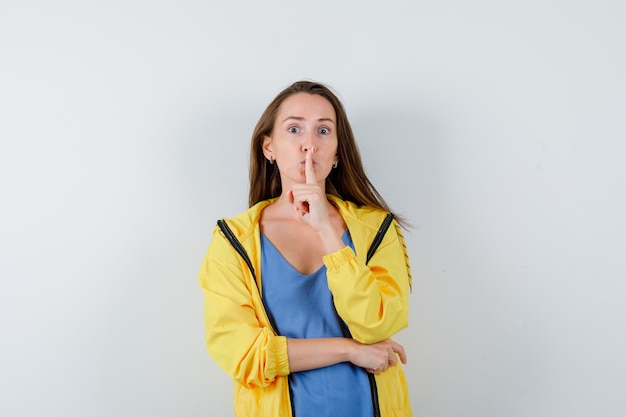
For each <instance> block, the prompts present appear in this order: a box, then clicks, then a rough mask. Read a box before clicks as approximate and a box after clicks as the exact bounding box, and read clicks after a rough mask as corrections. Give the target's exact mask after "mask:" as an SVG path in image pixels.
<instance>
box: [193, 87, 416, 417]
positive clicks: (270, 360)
mask: <svg viewBox="0 0 626 417" xmlns="http://www.w3.org/2000/svg"><path fill="white" fill-rule="evenodd" d="M249 205H250V207H251V208H250V209H249V210H248V211H246V212H244V213H242V214H240V215H238V216H236V217H234V218H232V219H230V220H228V221H220V222H218V225H219V227H218V228H216V230H215V232H214V235H213V240H212V242H211V245H210V247H209V250H208V252H207V255H206V257H205V259H204V261H203V264H202V267H201V270H200V285H201V287H202V289H203V290H204V294H205V322H206V330H207V338H206V343H207V348H208V351H209V354H210V355H211V356H212V358H213V359H214V360H215V361H216V362H217V363H218V364H219V365H220V367H221V368H222V369H224V370H225V371H226V372H227V373H228V374H229V375H230V376H231V377H232V379H233V382H234V390H235V415H236V416H241V417H243V416H246V417H248V416H250V417H262V416H268V417H270V416H271V417H277V416H281V417H282V416H284V417H287V416H298V417H307V416H316V417H320V416H355V417H356V416H358V417H363V416H381V417H404V416H410V415H411V407H410V403H409V396H408V388H407V385H406V380H405V377H404V373H403V371H402V368H401V365H400V362H402V363H406V355H405V352H404V349H403V347H402V346H401V345H399V344H398V343H396V342H394V341H392V340H391V339H390V338H391V336H393V335H394V334H395V333H397V332H398V331H399V330H401V329H403V328H404V327H406V326H407V323H408V309H407V307H408V290H409V286H410V270H409V263H408V257H407V254H406V246H405V245H404V239H403V237H402V234H401V232H400V228H399V226H398V221H397V220H393V221H392V223H391V227H389V228H388V229H387V230H386V231H385V230H381V229H380V227H381V224H382V223H383V222H384V221H385V219H387V224H389V223H388V222H389V220H390V219H392V217H387V216H386V215H387V214H388V211H389V210H388V208H387V205H386V204H385V202H384V200H383V199H382V198H381V196H380V195H379V194H378V192H377V191H376V190H375V188H374V187H373V186H372V184H371V183H370V181H369V180H368V178H367V176H366V175H365V172H364V170H363V166H362V163H361V160H360V156H359V152H358V149H357V146H356V143H355V140H354V135H353V133H352V130H351V128H350V124H349V122H348V119H347V116H346V113H345V111H344V109H343V106H342V105H341V103H340V102H339V100H338V99H337V97H336V96H335V95H334V94H333V93H332V92H331V91H330V90H329V89H328V88H327V87H325V86H324V85H321V84H318V83H314V82H308V81H300V82H296V83H294V84H293V85H291V86H290V87H288V88H286V89H285V90H284V91H282V92H281V93H280V94H279V95H278V96H277V97H276V98H275V99H274V100H273V101H272V103H270V105H269V106H268V107H267V109H266V110H265V112H264V113H263V115H262V116H261V119H260V120H259V122H258V124H257V126H256V128H255V130H254V133H253V136H252V146H251V157H250V193H249ZM377 234H378V235H381V238H378V239H376V236H377ZM375 241H377V242H378V243H379V245H378V246H377V248H372V249H371V250H370V247H371V246H372V243H373V242H375ZM374 246H375V247H376V245H374ZM368 251H370V252H371V253H370V254H369V256H368ZM368 258H369V259H368Z"/></svg>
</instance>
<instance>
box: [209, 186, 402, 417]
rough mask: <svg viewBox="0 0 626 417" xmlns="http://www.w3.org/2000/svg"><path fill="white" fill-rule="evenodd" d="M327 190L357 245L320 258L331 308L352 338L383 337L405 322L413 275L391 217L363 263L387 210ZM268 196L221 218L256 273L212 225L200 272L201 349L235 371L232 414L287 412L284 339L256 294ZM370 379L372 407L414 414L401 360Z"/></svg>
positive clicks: (251, 416)
mask: <svg viewBox="0 0 626 417" xmlns="http://www.w3.org/2000/svg"><path fill="white" fill-rule="evenodd" d="M328 198H329V200H330V201H331V202H332V203H333V204H334V205H335V206H336V207H337V209H338V210H339V213H340V214H341V216H342V217H343V220H344V222H345V223H346V225H347V227H348V230H349V232H350V236H351V238H352V241H353V244H354V248H355V252H356V254H355V253H354V252H353V250H352V249H351V248H350V247H345V248H343V249H341V250H339V251H337V252H334V253H331V254H329V255H326V256H324V258H323V261H324V264H325V265H326V268H327V279H328V287H329V289H330V291H331V292H332V294H333V300H334V303H335V308H336V310H337V313H338V314H339V316H340V317H341V318H342V319H343V320H344V322H345V323H346V324H347V326H348V328H349V330H350V333H351V335H352V337H353V338H354V339H355V340H357V341H359V342H361V343H376V342H379V341H382V340H384V339H387V338H389V337H391V336H393V335H394V334H395V333H397V332H398V331H399V330H401V329H403V328H405V327H406V326H407V325H408V291H409V286H410V285H411V278H410V269H409V262H408V255H407V251H406V245H405V243H404V238H403V237H402V234H401V232H400V228H399V226H398V225H397V223H396V222H395V221H394V222H393V224H392V227H390V228H389V229H388V231H387V232H386V234H385V236H384V237H383V240H382V242H381V244H380V246H379V247H378V249H377V250H376V252H375V253H374V255H373V256H372V257H371V260H370V261H369V263H368V264H367V265H366V264H365V261H366V254H367V251H368V249H369V247H370V245H371V243H372V241H373V240H374V237H375V235H376V233H377V231H378V229H379V227H380V224H381V223H382V221H383V219H384V218H385V215H386V213H385V212H383V211H381V210H378V209H374V208H371V207H357V206H356V205H355V204H353V203H350V202H347V201H343V200H340V199H338V198H336V197H334V196H331V195H329V196H328ZM273 201H275V200H267V201H262V202H260V203H258V204H256V205H255V206H253V207H251V208H250V209H249V210H247V211H246V212H244V213H242V214H240V215H238V216H236V217H234V218H232V219H230V220H228V222H227V223H228V225H229V227H230V229H231V230H232V231H233V233H234V235H235V236H236V237H237V239H238V240H239V241H240V242H241V244H242V246H243V247H244V249H245V251H246V252H247V254H248V256H249V258H250V260H251V263H252V267H253V268H254V273H255V274H256V281H255V278H254V274H253V272H252V271H251V270H250V267H249V266H248V265H247V264H246V262H245V261H244V260H243V258H242V257H241V256H240V255H239V254H238V253H237V252H236V251H235V250H234V249H233V247H232V246H231V244H230V242H229V241H228V240H227V239H226V238H225V236H224V235H223V234H222V232H221V231H220V229H219V228H217V227H216V228H215V230H214V232H213V240H212V241H211V244H210V246H209V249H208V252H207V254H206V256H205V258H204V260H203V262H202V267H201V269H200V273H199V280H200V286H201V287H202V289H203V291H204V296H205V324H206V345H207V349H208V352H209V354H210V356H211V357H212V358H213V359H214V360H215V362H216V363H217V364H218V365H219V366H220V367H221V368H222V369H223V370H224V371H225V372H226V373H227V374H228V375H230V376H231V378H232V379H233V382H234V390H235V416H236V417H292V410H291V401H290V396H289V382H288V377H287V376H288V375H289V361H288V357H287V339H286V338H285V337H284V336H280V335H277V334H276V332H275V331H274V329H273V328H272V326H271V324H270V320H269V319H268V316H267V313H266V311H265V308H264V306H263V300H262V297H261V293H262V292H261V288H262V287H261V286H262V285H263V279H262V276H261V249H260V248H261V245H260V227H259V217H260V214H261V211H262V210H263V208H264V207H266V206H267V205H269V204H271V203H272V202H273ZM373 379H375V383H373V392H372V399H373V401H374V410H375V413H376V412H378V411H379V412H380V414H379V416H380V417H406V416H411V415H412V413H411V406H410V402H409V393H408V388H407V384H406V380H405V376H404V372H403V371H402V367H401V364H400V362H399V361H398V364H397V365H396V366H393V367H390V368H389V369H388V370H386V371H385V372H381V373H379V374H376V375H375V378H373Z"/></svg>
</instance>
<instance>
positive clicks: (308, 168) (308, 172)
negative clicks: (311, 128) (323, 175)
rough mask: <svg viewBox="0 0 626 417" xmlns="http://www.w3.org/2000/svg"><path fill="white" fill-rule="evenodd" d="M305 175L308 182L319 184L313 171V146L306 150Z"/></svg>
mask: <svg viewBox="0 0 626 417" xmlns="http://www.w3.org/2000/svg"><path fill="white" fill-rule="evenodd" d="M304 177H305V181H306V183H307V184H317V181H315V172H314V171H313V147H310V148H309V149H307V150H306V156H305V158H304Z"/></svg>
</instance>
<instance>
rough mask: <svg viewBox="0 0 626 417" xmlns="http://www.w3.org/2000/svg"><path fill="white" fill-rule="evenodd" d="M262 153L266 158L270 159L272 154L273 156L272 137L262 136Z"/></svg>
mask: <svg viewBox="0 0 626 417" xmlns="http://www.w3.org/2000/svg"><path fill="white" fill-rule="evenodd" d="M262 148H263V155H264V156H265V157H266V158H267V159H268V160H271V159H272V156H273V151H272V137H271V136H268V135H265V136H263V145H262Z"/></svg>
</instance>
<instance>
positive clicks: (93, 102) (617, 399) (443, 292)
mask: <svg viewBox="0 0 626 417" xmlns="http://www.w3.org/2000/svg"><path fill="white" fill-rule="evenodd" d="M625 21H626V6H624V3H623V2H622V1H621V0H614V1H609V0H605V1H601V0H593V1H592V0H574V1H565V0H562V1H558V0H527V1H521V0H516V1H495V0H492V1H489V0H477V1H471V2H469V1H462V0H447V1H446V0H444V1H441V0H439V1H386V2H372V1H357V0H351V1H343V2H341V1H326V0H320V1H316V2H301V1H251V0H249V1H239V2H217V1H199V0H198V1H192V0H177V1H173V0H171V1H165V0H161V1H128V0H124V1H121V0H109V1H106V2H105V1H89V2H86V1H68V0H59V1H54V2H48V1H43V0H34V1H10V0H9V1H7V0H3V1H2V2H1V3H0V138H1V147H0V186H1V188H0V199H1V200H0V210H1V216H0V280H1V281H0V284H1V288H0V325H1V328H0V349H1V352H0V415H2V416H7V417H9V416H10V417H13V416H24V417H26V416H28V417H35V416H37V417H39V416H64V417H84V416H93V417H100V416H115V417H126V416H155V417H157V416H168V417H169V416H229V415H232V387H231V383H230V380H229V379H228V377H227V376H226V375H225V374H224V373H223V372H222V371H221V370H220V369H219V368H217V366H215V364H214V363H213V362H212V361H211V360H210V358H209V357H208V355H207V354H206V352H205V348H204V341H203V337H204V329H203V323H202V294H201V291H200V288H199V286H198V283H197V271H198V269H199V265H200V261H201V259H202V256H203V254H204V252H205V250H206V248H207V246H208V244H209V241H210V235H211V230H212V228H213V225H214V224H215V221H216V219H217V218H219V217H223V216H232V215H234V214H236V213H238V212H240V211H243V210H244V209H245V208H246V202H247V158H248V146H249V140H250V135H251V132H252V129H253V127H254V125H255V123H256V121H257V120H258V118H259V116H260V115H261V113H262V111H263V109H264V108H265V106H266V105H267V104H268V103H269V102H270V101H271V99H272V98H273V97H274V96H275V94H276V93H278V91H280V90H281V89H282V88H284V87H285V86H287V85H288V84H290V83H291V82H293V81H295V80H298V79H302V78H311V79H315V80H318V81H322V82H325V83H327V84H329V85H330V86H332V87H333V88H335V90H336V91H337V92H338V93H339V95H340V97H341V98H342V99H343V101H344V104H345V106H346V108H347V111H348V114H349V117H350V119H351V121H352V123H353V127H354V130H355V133H356V135H357V140H358V141H359V143H360V147H361V151H362V153H363V158H364V160H365V163H366V167H367V171H368V173H369V175H370V176H371V179H372V180H373V182H374V184H375V185H376V186H377V188H378V189H379V190H380V191H381V192H382V193H383V195H384V196H385V198H386V199H387V200H388V202H389V203H390V204H391V206H392V207H393V208H394V209H395V210H396V211H397V212H399V213H402V214H404V215H406V216H407V217H409V218H410V220H411V221H412V223H413V224H414V226H415V228H414V229H412V230H411V232H410V233H407V240H408V245H409V249H410V251H411V255H412V263H413V272H414V277H415V282H414V288H413V295H412V296H411V298H410V317H411V320H410V321H411V323H410V327H409V328H408V329H407V330H404V331H403V332H402V333H400V334H399V335H398V339H399V340H400V341H401V342H402V343H404V345H405V346H406V348H407V350H408V352H409V364H408V366H407V367H406V371H407V374H408V379H409V384H410V391H411V400H412V403H413V408H414V411H415V415H417V416H422V417H466V416H481V417H505V416H506V417H516V416H524V417H555V416H568V417H578V416H580V417H583V416H603V417H612V416H624V415H626V359H625V354H624V352H626V331H625V323H624V322H625V316H626V307H625V306H624V297H625V293H626V283H625V278H626V267H625V264H624V260H625V259H626V256H625V255H626V244H625V239H624V236H625V235H626V223H625V221H624V216H625V214H624V213H626V197H625V191H626V168H625V162H624V161H625V159H626V145H625V142H626V123H625V114H626V81H625V80H626V76H625V75H626V25H625V24H624V22H625Z"/></svg>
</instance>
